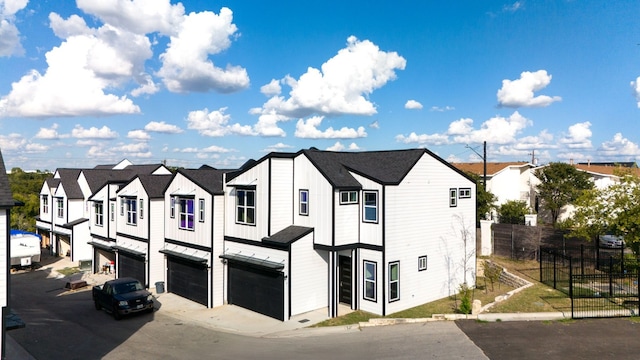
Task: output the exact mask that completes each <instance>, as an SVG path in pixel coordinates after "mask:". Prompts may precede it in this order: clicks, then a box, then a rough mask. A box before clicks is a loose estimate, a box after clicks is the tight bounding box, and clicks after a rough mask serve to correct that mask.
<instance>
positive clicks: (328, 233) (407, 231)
mask: <svg viewBox="0 0 640 360" xmlns="http://www.w3.org/2000/svg"><path fill="white" fill-rule="evenodd" d="M225 185H226V190H225V197H226V201H225V209H226V211H225V213H226V216H225V227H224V235H225V236H224V240H225V242H224V253H223V254H222V255H221V256H220V257H221V258H222V259H223V260H224V262H225V264H226V268H225V270H226V285H225V299H226V300H227V302H228V303H230V304H236V305H238V306H242V307H245V308H248V309H251V310H253V311H256V312H260V313H262V314H265V315H268V316H271V317H274V318H277V319H280V320H288V319H289V318H290V317H291V316H294V315H297V314H302V313H304V312H308V311H311V310H316V309H320V308H327V309H328V316H330V317H335V316H338V315H340V314H339V310H338V309H339V307H340V305H341V306H346V307H348V308H351V309H360V310H364V311H368V312H371V313H375V314H379V315H387V314H392V313H394V312H398V311H401V310H405V309H408V308H411V307H414V306H417V305H420V304H423V303H427V302H430V301H433V300H437V299H441V298H444V297H446V296H449V295H452V294H454V293H456V292H458V291H459V286H460V284H462V283H463V282H465V281H466V283H467V284H468V285H469V286H474V285H475V219H476V185H475V182H474V181H473V180H472V179H471V178H469V177H468V176H467V175H465V174H464V173H463V172H461V171H459V170H458V169H456V168H455V167H453V166H452V165H450V164H449V163H447V162H446V161H444V160H443V159H441V158H439V157H438V156H437V155H435V154H434V153H432V152H431V151H429V150H427V149H412V150H398V151H373V152H329V151H319V150H317V149H314V148H311V149H309V150H301V151H299V152H297V153H270V154H268V155H267V156H265V157H263V158H261V159H260V160H258V161H253V162H249V163H247V164H245V166H243V167H242V168H241V169H240V170H238V171H237V172H234V173H228V174H227V175H226V183H225Z"/></svg>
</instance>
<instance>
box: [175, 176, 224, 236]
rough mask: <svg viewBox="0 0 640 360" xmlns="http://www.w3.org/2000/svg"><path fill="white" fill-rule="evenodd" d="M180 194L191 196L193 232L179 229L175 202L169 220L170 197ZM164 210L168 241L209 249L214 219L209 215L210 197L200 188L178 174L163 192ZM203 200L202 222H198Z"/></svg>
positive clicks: (177, 207)
mask: <svg viewBox="0 0 640 360" xmlns="http://www.w3.org/2000/svg"><path fill="white" fill-rule="evenodd" d="M180 194H182V195H185V194H189V196H193V198H194V216H195V219H194V230H186V229H180V216H179V214H178V212H179V205H178V203H177V202H176V204H175V210H174V216H173V218H171V197H172V196H174V195H175V196H180ZM164 199H165V201H164V208H165V216H164V219H165V234H164V236H166V238H168V239H175V240H179V241H180V242H184V243H187V244H193V245H198V246H204V247H208V248H210V247H211V245H212V244H211V240H212V238H213V233H212V232H211V231H212V230H211V229H212V227H213V226H212V222H213V219H214V217H213V216H212V215H213V214H210V212H211V208H212V201H213V199H212V195H211V194H210V193H209V192H207V191H206V190H204V189H202V188H201V187H200V186H198V185H196V184H195V183H193V182H192V181H191V180H189V179H188V178H186V177H185V176H184V175H182V174H180V173H178V174H176V176H175V177H174V178H173V180H172V181H171V183H170V184H169V187H168V188H167V190H166V191H165V197H164ZM200 199H204V203H205V204H204V209H205V212H204V221H203V222H200V218H199V216H200V214H199V212H198V211H199V201H200Z"/></svg>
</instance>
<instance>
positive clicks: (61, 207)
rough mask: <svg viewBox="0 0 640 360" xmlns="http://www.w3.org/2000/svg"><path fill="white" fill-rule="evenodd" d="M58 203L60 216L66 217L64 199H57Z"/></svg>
mask: <svg viewBox="0 0 640 360" xmlns="http://www.w3.org/2000/svg"><path fill="white" fill-rule="evenodd" d="M56 205H57V207H58V217H59V218H61V217H64V199H62V198H58V199H56Z"/></svg>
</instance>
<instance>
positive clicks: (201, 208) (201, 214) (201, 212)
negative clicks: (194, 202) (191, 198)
mask: <svg viewBox="0 0 640 360" xmlns="http://www.w3.org/2000/svg"><path fill="white" fill-rule="evenodd" d="M198 220H200V222H204V199H198Z"/></svg>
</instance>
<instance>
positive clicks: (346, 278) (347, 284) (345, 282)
mask: <svg viewBox="0 0 640 360" xmlns="http://www.w3.org/2000/svg"><path fill="white" fill-rule="evenodd" d="M339 263H340V265H339V266H340V272H339V278H340V289H339V295H340V302H341V303H345V304H349V306H351V287H352V286H351V258H350V257H348V256H342V255H340V258H339Z"/></svg>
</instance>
